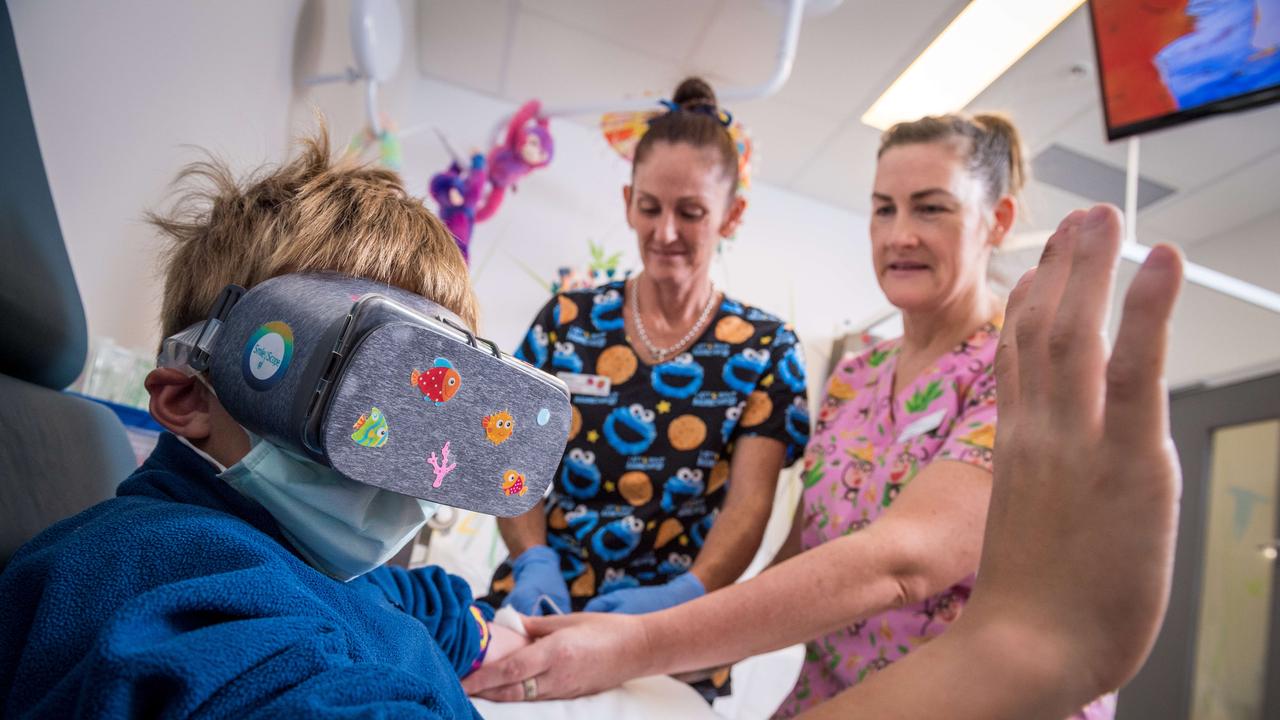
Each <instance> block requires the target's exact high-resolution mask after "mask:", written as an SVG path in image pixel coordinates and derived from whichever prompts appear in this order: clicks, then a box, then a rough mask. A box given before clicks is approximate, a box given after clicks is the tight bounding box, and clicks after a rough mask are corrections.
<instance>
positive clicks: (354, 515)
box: [201, 433, 436, 582]
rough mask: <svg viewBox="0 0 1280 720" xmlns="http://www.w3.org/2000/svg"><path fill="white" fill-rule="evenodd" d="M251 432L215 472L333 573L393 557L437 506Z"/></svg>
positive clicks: (348, 575)
mask: <svg viewBox="0 0 1280 720" xmlns="http://www.w3.org/2000/svg"><path fill="white" fill-rule="evenodd" d="M249 439H250V442H251V443H252V445H253V446H252V449H250V450H249V453H248V454H247V455H245V456H244V457H243V458H242V459H241V460H240V462H237V463H236V464H234V465H232V466H231V467H229V468H225V469H223V471H222V472H221V473H219V475H218V477H220V478H222V479H223V480H224V481H226V483H227V484H228V485H230V486H231V487H233V488H235V489H236V490H237V491H239V492H240V494H242V495H244V496H246V497H248V498H251V499H253V500H255V501H257V502H258V503H259V504H261V505H262V506H263V507H264V508H266V510H267V512H269V513H271V516H272V517H274V518H275V520H276V522H277V523H278V524H279V525H280V530H281V532H282V533H284V536H285V537H286V538H288V540H289V542H291V543H293V546H294V548H296V549H297V550H298V553H299V554H301V555H302V557H303V558H304V559H306V561H307V562H308V563H309V564H310V565H311V566H312V567H314V568H315V569H317V570H319V571H320V572H323V573H324V574H326V575H328V576H330V577H332V578H334V579H336V580H341V581H342V582H346V581H348V580H352V579H354V578H356V577H359V576H360V575H363V574H365V573H367V572H369V571H370V570H373V569H374V568H377V567H378V566H380V565H382V564H383V563H385V562H386V561H387V560H390V559H391V557H392V556H394V555H395V554H396V553H397V552H399V551H400V549H401V548H403V547H404V546H405V544H406V543H408V542H409V541H410V540H412V539H413V538H414V537H415V536H416V535H417V534H418V531H419V530H421V529H422V526H423V525H424V524H425V523H426V522H427V520H428V519H430V518H431V516H432V515H434V514H435V509H436V505H435V503H431V502H427V501H426V500H419V499H418V498H414V497H409V496H408V495H401V494H399V493H395V492H391V491H389V490H383V489H381V488H375V487H371V486H369V485H363V484H361V483H357V482H355V481H353V480H349V479H347V478H346V477H343V476H342V475H340V474H339V473H338V472H337V471H336V470H334V469H333V468H330V467H326V466H324V465H321V464H319V463H317V462H315V461H313V460H309V459H307V458H304V457H300V456H298V455H295V454H294V453H291V452H289V451H287V450H283V449H281V448H279V447H277V446H275V445H273V444H272V443H270V442H267V441H266V440H263V439H261V438H259V437H257V436H255V435H253V434H252V433H250V434H249ZM201 455H204V453H201ZM205 457H206V458H207V457H208V456H207V455H206V456H205ZM210 460H212V459H211V458H210ZM215 465H217V463H215ZM219 467H221V466H219Z"/></svg>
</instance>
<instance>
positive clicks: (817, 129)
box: [729, 98, 841, 186]
mask: <svg viewBox="0 0 1280 720" xmlns="http://www.w3.org/2000/svg"><path fill="white" fill-rule="evenodd" d="M729 110H730V112H732V113H733V114H734V116H735V117H738V118H741V120H742V122H743V124H744V125H745V126H746V128H747V130H748V131H749V132H750V133H751V140H752V142H753V143H754V146H755V150H754V156H753V161H752V162H753V167H752V173H753V177H754V178H755V179H756V180H763V181H764V182H768V183H772V184H774V185H779V186H785V185H787V184H788V183H789V182H790V181H791V179H792V178H794V177H795V176H796V175H797V174H798V173H799V172H800V171H801V170H802V169H803V168H804V163H805V161H806V160H808V159H809V158H811V157H813V156H814V153H815V152H816V151H817V150H818V148H819V147H820V145H821V143H823V142H824V141H825V139H826V138H828V137H830V136H831V135H832V134H833V133H835V132H836V130H837V129H838V128H839V127H840V125H841V120H840V118H838V117H836V116H834V115H826V114H823V113H819V112H816V111H813V110H809V109H806V108H801V107H796V106H794V105H788V104H786V103H779V102H776V101H775V100H773V99H772V98H771V99H768V100H754V101H751V102H744V103H738V104H734V105H730V106H729Z"/></svg>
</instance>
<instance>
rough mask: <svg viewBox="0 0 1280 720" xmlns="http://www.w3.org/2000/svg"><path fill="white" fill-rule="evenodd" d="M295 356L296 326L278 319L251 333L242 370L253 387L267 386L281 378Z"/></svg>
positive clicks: (268, 387) (264, 387)
mask: <svg viewBox="0 0 1280 720" xmlns="http://www.w3.org/2000/svg"><path fill="white" fill-rule="evenodd" d="M291 359H293V330H291V329H290V328H289V326H288V325H287V324H285V323H283V322H281V321H279V320H276V321H274V322H269V323H266V324H264V325H262V326H261V327H259V328H258V329H257V330H255V331H254V332H253V335H250V336H249V342H247V343H245V346H244V355H242V356H241V360H240V370H241V372H243V373H244V380H245V382H247V383H249V387H251V388H253V389H254V390H267V389H270V388H271V387H272V386H273V385H275V384H276V383H278V382H280V380H281V378H283V377H284V374H285V372H287V371H288V370H289V361H290V360H291Z"/></svg>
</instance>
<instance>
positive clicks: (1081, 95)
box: [967, 8, 1103, 155]
mask: <svg viewBox="0 0 1280 720" xmlns="http://www.w3.org/2000/svg"><path fill="white" fill-rule="evenodd" d="M1092 65H1093V40H1092V37H1091V35H1090V32H1089V19H1088V17H1087V15H1086V14H1085V12H1084V8H1081V9H1080V10H1077V11H1076V12H1075V13H1072V15H1071V16H1070V17H1068V18H1067V19H1066V20H1065V21H1063V23H1062V24H1061V25H1059V26H1058V27H1057V29H1055V30H1054V31H1053V32H1051V33H1049V35H1048V36H1046V37H1045V39H1044V40H1042V41H1041V42H1040V44H1039V45H1036V46H1035V47H1033V48H1031V50H1029V51H1028V52H1027V54H1026V55H1024V56H1023V57H1022V59H1021V60H1020V61H1018V63H1016V64H1015V65H1014V66H1013V67H1011V68H1009V69H1008V70H1007V71H1005V73H1004V74H1003V75H1001V76H1000V77H999V78H997V79H996V81H995V82H993V83H992V84H991V85H990V86H989V87H988V88H987V89H986V90H984V91H983V92H981V93H979V95H978V97H976V98H974V100H973V102H971V103H970V104H969V107H968V108H967V110H968V111H969V112H990V111H998V112H1004V113H1007V114H1008V115H1009V116H1010V117H1011V118H1012V119H1013V121H1014V123H1015V124H1016V125H1017V126H1018V130H1019V132H1020V133H1021V135H1022V141H1023V143H1024V144H1025V145H1026V146H1027V150H1028V151H1029V153H1030V154H1031V155H1036V154H1038V153H1039V152H1040V151H1041V150H1043V149H1044V148H1045V147H1047V146H1048V145H1050V144H1051V143H1053V142H1055V136H1056V135H1057V134H1058V132H1059V131H1060V130H1062V129H1063V128H1064V127H1065V126H1067V125H1071V124H1073V123H1075V122H1076V121H1077V120H1078V119H1079V118H1080V117H1081V115H1082V113H1085V112H1087V110H1088V109H1089V108H1090V107H1093V106H1096V105H1097V103H1098V97H1099V95H1098V88H1097V83H1096V79H1095V77H1094V74H1093V70H1092ZM1073 68H1075V69H1076V70H1075V71H1074V72H1073ZM1081 127H1082V128H1083V127H1091V128H1092V131H1093V132H1094V134H1095V135H1096V136H1097V138H1100V139H1101V138H1103V131H1102V125H1101V123H1100V122H1099V123H1098V124H1096V125H1092V126H1087V125H1082V126H1081Z"/></svg>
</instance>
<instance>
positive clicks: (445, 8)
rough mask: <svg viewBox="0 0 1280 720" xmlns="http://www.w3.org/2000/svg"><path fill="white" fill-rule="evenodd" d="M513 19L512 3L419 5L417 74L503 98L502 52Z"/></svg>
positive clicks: (479, 0) (482, 0) (484, 0)
mask: <svg viewBox="0 0 1280 720" xmlns="http://www.w3.org/2000/svg"><path fill="white" fill-rule="evenodd" d="M513 16H514V13H513V8H512V6H511V3H510V2H509V1H508V0H467V2H448V3H443V2H424V3H418V4H417V27H418V70H419V71H420V72H421V73H422V74H424V75H427V76H430V77H435V78H439V79H441V80H444V81H446V82H450V83H453V84H455V85H461V86H463V87H469V88H471V89H473V90H478V91H480V92H483V93H487V94H489V95H498V94H501V92H502V67H503V59H504V57H505V53H504V52H503V48H505V47H507V38H508V33H509V30H510V25H511V19H512V17H513ZM406 45H407V46H408V47H412V43H406Z"/></svg>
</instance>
